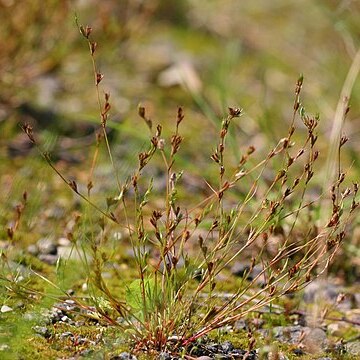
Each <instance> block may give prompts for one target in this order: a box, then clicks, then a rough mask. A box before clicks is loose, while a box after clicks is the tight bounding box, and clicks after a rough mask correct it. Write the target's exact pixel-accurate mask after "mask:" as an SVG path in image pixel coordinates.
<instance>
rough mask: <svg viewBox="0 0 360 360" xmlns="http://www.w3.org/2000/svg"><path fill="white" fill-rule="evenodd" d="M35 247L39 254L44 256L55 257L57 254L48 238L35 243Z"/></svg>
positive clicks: (55, 248)
mask: <svg viewBox="0 0 360 360" xmlns="http://www.w3.org/2000/svg"><path fill="white" fill-rule="evenodd" d="M37 247H38V249H39V252H40V253H41V254H45V255H56V254H57V246H56V244H55V243H54V242H53V241H52V240H51V239H49V238H42V239H40V240H39V241H38V242H37Z"/></svg>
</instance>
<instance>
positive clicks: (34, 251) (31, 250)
mask: <svg viewBox="0 0 360 360" xmlns="http://www.w3.org/2000/svg"><path fill="white" fill-rule="evenodd" d="M27 251H28V253H29V254H31V255H34V256H37V255H38V254H39V248H38V247H37V246H36V245H35V244H31V245H29V246H28V248H27Z"/></svg>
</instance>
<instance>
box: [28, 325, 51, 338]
mask: <svg viewBox="0 0 360 360" xmlns="http://www.w3.org/2000/svg"><path fill="white" fill-rule="evenodd" d="M32 329H33V330H34V332H35V333H36V334H38V335H41V336H42V337H44V338H45V339H48V338H49V337H50V336H51V332H50V331H49V329H48V328H47V327H45V326H33V328H32Z"/></svg>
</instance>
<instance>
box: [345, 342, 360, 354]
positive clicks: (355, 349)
mask: <svg viewBox="0 0 360 360" xmlns="http://www.w3.org/2000/svg"><path fill="white" fill-rule="evenodd" d="M346 350H347V352H348V353H349V354H351V355H356V356H360V341H354V342H351V343H348V344H347V345H346Z"/></svg>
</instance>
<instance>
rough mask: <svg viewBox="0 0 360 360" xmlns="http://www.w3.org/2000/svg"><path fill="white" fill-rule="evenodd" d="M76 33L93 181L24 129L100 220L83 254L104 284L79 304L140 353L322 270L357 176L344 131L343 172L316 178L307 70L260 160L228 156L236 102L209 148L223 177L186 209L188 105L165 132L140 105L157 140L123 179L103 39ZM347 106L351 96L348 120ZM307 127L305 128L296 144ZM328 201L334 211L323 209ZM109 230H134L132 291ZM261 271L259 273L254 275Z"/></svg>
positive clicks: (217, 322) (168, 346)
mask: <svg viewBox="0 0 360 360" xmlns="http://www.w3.org/2000/svg"><path fill="white" fill-rule="evenodd" d="M79 30H80V33H81V35H82V36H83V37H84V39H85V41H86V42H87V44H88V47H89V52H90V57H91V60H92V67H93V73H94V83H95V91H96V98H97V105H98V109H99V125H100V132H99V133H98V134H97V143H96V147H95V151H94V156H93V161H92V166H91V169H90V172H89V177H88V182H87V184H86V186H80V185H81V184H78V182H76V181H75V180H73V179H70V178H69V177H67V176H66V175H64V174H63V173H62V172H61V171H60V170H59V169H58V168H57V167H56V164H55V163H53V162H52V160H51V157H50V155H49V154H48V153H46V152H45V151H43V150H42V148H41V145H40V144H38V142H37V140H36V136H35V135H34V134H33V131H32V128H31V126H30V125H28V124H25V125H23V130H24V131H25V133H26V134H27V135H28V137H29V139H30V141H31V142H32V143H34V144H35V145H36V146H37V147H38V148H39V150H40V152H41V154H42V156H43V157H44V159H45V160H46V162H47V163H48V164H49V165H50V166H51V168H53V170H54V171H55V172H56V173H57V174H58V175H59V176H60V178H61V179H62V180H63V181H64V183H65V184H67V185H68V186H69V188H70V189H71V190H72V191H73V192H74V193H75V194H76V195H77V196H79V197H80V198H81V199H82V200H83V201H84V202H85V203H86V204H87V207H88V209H94V210H95V212H96V213H97V214H98V219H100V220H98V223H99V224H100V225H101V230H100V232H101V233H100V234H99V235H96V234H94V232H96V227H95V226H91V225H93V223H91V222H90V225H89V229H88V230H89V232H90V233H91V235H89V236H88V239H89V242H90V248H91V258H90V257H89V258H86V257H83V259H84V264H85V266H86V268H87V269H88V272H89V285H90V287H91V288H92V289H95V290H94V292H93V296H92V297H91V299H90V303H87V304H86V303H81V306H82V307H86V306H89V305H95V307H96V312H97V316H98V318H99V319H100V320H103V321H106V322H108V323H110V324H112V325H115V326H118V327H119V328H121V329H123V330H124V331H125V333H126V334H127V335H128V336H129V340H130V341H131V343H132V344H133V346H134V348H135V349H137V350H146V351H163V350H167V351H171V352H180V351H182V350H183V349H185V351H186V347H187V346H189V345H191V344H192V343H193V342H195V341H196V340H197V339H199V338H200V337H202V336H204V335H206V334H208V333H209V332H211V331H212V330H214V329H217V328H220V327H223V326H225V325H229V324H232V323H234V322H235V321H236V320H239V319H241V318H243V317H245V316H246V315H247V314H249V313H251V312H254V311H257V310H259V309H261V308H263V307H264V306H266V305H269V304H270V303H272V302H273V301H274V300H276V299H278V298H280V297H282V296H284V295H286V294H291V293H294V292H296V291H299V290H301V289H303V288H304V287H305V286H306V285H307V284H309V282H311V281H312V280H314V279H316V278H317V277H318V276H320V275H321V274H323V273H324V272H325V270H326V269H327V268H328V266H329V264H330V263H331V261H332V259H333V258H334V256H335V255H336V252H337V250H338V249H339V248H340V247H341V244H342V243H343V241H344V239H345V238H346V234H347V229H348V226H349V224H350V223H351V220H352V218H353V217H354V214H355V210H356V209H357V207H358V202H357V201H356V195H357V193H358V184H356V183H354V184H352V185H351V186H347V185H345V182H346V172H345V171H344V170H343V169H342V166H341V161H340V160H341V149H342V148H343V146H344V145H345V144H346V142H347V137H346V136H345V135H343V134H339V148H338V156H337V158H336V159H334V161H336V162H337V164H338V166H337V169H338V171H337V175H336V178H335V180H334V181H333V183H332V184H331V186H330V187H329V188H328V189H325V191H324V192H323V193H321V192H319V191H318V190H317V189H318V188H316V187H313V186H312V182H313V179H314V175H316V174H317V171H319V170H318V168H317V166H316V163H317V160H318V158H319V152H318V150H317V148H316V144H317V140H318V135H317V126H318V124H319V116H317V115H316V116H312V115H309V114H307V113H306V112H305V109H304V107H303V105H302V103H301V99H300V94H301V88H302V85H303V77H302V76H301V77H300V78H299V79H298V80H297V82H296V86H295V93H294V103H293V114H292V118H291V119H290V125H289V129H288V130H287V132H286V133H285V137H284V138H282V139H280V140H279V141H278V142H277V143H276V144H275V145H274V146H273V147H272V148H271V149H270V150H269V151H268V152H267V153H265V154H263V155H260V158H259V159H256V156H255V155H256V153H257V151H256V148H255V147H254V146H249V147H247V148H245V149H242V156H241V158H240V160H239V161H238V162H237V163H232V162H231V160H229V159H230V157H227V156H226V154H227V143H226V140H227V136H228V133H229V128H230V127H231V126H232V124H233V123H234V122H240V121H241V119H240V117H241V116H242V115H243V110H242V109H240V108H237V107H230V108H229V109H228V115H227V116H226V117H225V118H224V119H223V120H222V121H221V126H220V129H219V134H218V137H217V139H215V140H214V147H213V148H214V151H213V153H212V154H209V164H208V166H209V167H214V169H215V172H216V174H217V175H216V176H215V177H214V178H213V179H210V180H209V181H207V186H208V189H209V192H208V195H205V196H204V198H203V199H202V200H200V201H196V202H195V203H194V202H192V201H191V199H190V198H188V199H186V201H185V203H186V207H185V205H183V204H182V202H181V201H180V199H179V193H180V192H181V193H182V194H185V197H186V191H187V190H186V186H184V183H183V177H185V176H186V174H183V172H182V170H183V169H179V168H178V167H177V161H176V160H177V157H178V156H179V151H180V147H181V145H182V144H183V137H182V136H181V127H182V126H186V118H185V113H184V110H183V108H181V107H179V108H178V109H177V113H176V116H175V120H174V130H173V133H172V134H171V135H170V136H168V137H167V136H165V135H163V127H162V126H161V125H160V124H154V122H153V121H152V120H151V119H150V118H149V117H148V116H147V112H146V109H145V108H144V107H142V106H139V108H138V113H139V116H140V117H141V118H142V119H143V120H144V125H145V126H146V127H147V128H148V130H149V133H150V136H149V142H148V147H147V149H146V150H144V151H142V152H140V153H139V154H138V158H137V166H136V167H135V169H134V170H133V172H131V173H129V174H126V176H124V175H123V174H121V175H122V176H119V171H118V167H117V164H116V161H115V158H114V156H113V153H112V149H111V142H110V141H109V139H108V135H107V134H108V133H107V126H108V122H109V116H110V110H111V105H110V94H109V93H106V92H105V93H104V96H102V92H101V89H100V85H101V81H102V79H103V77H104V75H103V74H102V73H100V72H99V70H98V68H97V65H96V60H95V54H96V50H97V43H96V42H95V41H94V40H93V39H92V29H91V27H90V26H82V25H79ZM347 112H348V106H347V104H345V106H344V109H343V113H344V116H345V115H346V113H347ZM298 123H300V124H301V126H302V127H303V128H304V129H305V132H302V133H303V134H304V133H305V136H304V137H303V138H302V140H300V142H299V141H297V142H298V144H296V143H295V140H294V137H295V133H296V129H297V127H298ZM240 126H241V124H240ZM299 137H300V138H301V134H300V135H299V136H298V138H299ZM102 144H105V147H106V149H107V153H108V157H109V161H110V163H111V166H112V169H113V173H114V178H115V179H116V184H117V190H116V196H113V197H109V198H107V199H105V200H106V204H107V206H106V207H101V206H100V205H99V204H98V202H97V201H95V200H94V195H93V191H94V189H96V181H95V180H94V175H93V174H94V169H95V168H96V164H97V162H98V156H99V149H100V146H101V145H102ZM239 146H240V147H241V145H239ZM155 157H157V161H158V160H159V159H160V160H161V162H162V173H163V174H164V175H163V176H164V178H165V182H166V186H165V190H164V192H163V194H162V196H161V198H159V195H158V193H157V192H156V191H155V190H154V189H153V180H152V179H151V178H149V177H148V176H147V173H146V169H147V168H149V167H151V166H152V161H153V160H154V158H155ZM121 178H125V179H126V180H124V181H123V180H121ZM81 189H85V190H81ZM310 190H311V191H310ZM190 196H191V195H189V197H190ZM155 200H156V201H155ZM326 201H328V202H329V204H330V207H327V208H326V209H330V211H329V213H328V212H327V211H325V210H324V209H320V207H321V206H322V205H323V204H325V203H326ZM189 204H190V206H189ZM89 213H90V211H89ZM107 228H111V229H120V230H121V231H123V232H124V233H126V236H125V237H124V239H123V240H122V241H124V242H127V241H128V242H129V243H130V244H131V248H132V252H133V259H134V264H135V265H134V266H135V267H136V274H137V276H136V278H135V279H133V281H131V282H129V283H128V286H127V288H126V292H125V294H124V295H123V296H120V295H119V294H117V293H114V291H112V290H111V289H110V288H109V287H108V285H107V283H106V279H104V278H103V275H102V274H103V272H102V269H103V267H104V266H105V265H106V262H107V258H106V255H104V253H103V251H102V246H103V245H102V244H103V242H104V239H105V237H106V229H107ZM71 238H72V241H73V243H74V244H75V245H74V246H75V247H76V246H77V241H78V240H77V236H75V235H74V234H72V235H71ZM239 259H241V260H242V261H243V260H246V261H248V266H247V267H246V269H245V270H244V273H243V276H242V278H241V281H240V282H239V283H238V284H237V288H236V291H234V292H232V293H231V294H230V295H229V296H227V297H226V298H224V297H222V296H221V293H220V292H219V290H218V289H219V288H221V281H222V279H223V277H224V276H225V275H223V274H226V273H227V270H228V268H229V267H230V266H231V264H233V263H234V262H235V261H237V260H239ZM255 267H257V269H260V270H259V271H258V272H257V274H256V276H255V277H249V274H250V273H251V272H252V270H253V269H254V268H255ZM259 283H261V286H259ZM75 301H77V302H79V303H80V300H78V299H75Z"/></svg>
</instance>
